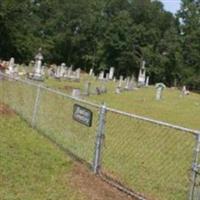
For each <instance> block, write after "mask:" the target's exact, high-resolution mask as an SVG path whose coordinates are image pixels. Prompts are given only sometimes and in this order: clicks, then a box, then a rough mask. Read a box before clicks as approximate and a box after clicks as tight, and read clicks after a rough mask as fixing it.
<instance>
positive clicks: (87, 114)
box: [73, 104, 93, 127]
mask: <svg viewBox="0 0 200 200" xmlns="http://www.w3.org/2000/svg"><path fill="white" fill-rule="evenodd" d="M92 116H93V115H92V112H91V111H90V110H89V109H87V108H84V107H82V106H80V105H78V104H74V109H73V119H74V120H76V121H78V122H79V123H81V124H84V125H86V126H89V127H91V126H92Z"/></svg>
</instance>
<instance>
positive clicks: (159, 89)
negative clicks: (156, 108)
mask: <svg viewBox="0 0 200 200" xmlns="http://www.w3.org/2000/svg"><path fill="white" fill-rule="evenodd" d="M165 88H166V86H165V85H164V84H163V83H157V84H156V100H161V99H162V94H163V90H164V89H165Z"/></svg>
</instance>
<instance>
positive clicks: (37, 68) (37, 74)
mask: <svg viewBox="0 0 200 200" xmlns="http://www.w3.org/2000/svg"><path fill="white" fill-rule="evenodd" d="M43 59H44V58H43V55H42V49H41V48H39V49H38V53H37V54H36V56H35V65H34V71H33V76H32V77H31V78H32V79H33V80H37V81H43V80H44V77H43V74H42V60H43Z"/></svg>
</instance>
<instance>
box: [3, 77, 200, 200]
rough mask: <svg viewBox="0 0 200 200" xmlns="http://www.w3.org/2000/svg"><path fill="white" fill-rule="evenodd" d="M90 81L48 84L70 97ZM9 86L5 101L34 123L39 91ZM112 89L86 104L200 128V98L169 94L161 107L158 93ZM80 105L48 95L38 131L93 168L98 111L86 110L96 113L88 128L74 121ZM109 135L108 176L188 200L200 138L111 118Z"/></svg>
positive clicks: (156, 194)
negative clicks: (71, 88) (76, 110)
mask: <svg viewBox="0 0 200 200" xmlns="http://www.w3.org/2000/svg"><path fill="white" fill-rule="evenodd" d="M86 80H87V76H86V75H84V76H83V78H82V79H81V82H78V83H77V82H75V83H74V82H68V81H57V80H54V79H47V80H46V81H45V83H44V84H46V85H48V86H49V87H53V88H58V89H59V90H62V91H64V92H66V93H70V90H69V91H66V90H65V89H64V87H65V86H66V85H67V86H71V87H74V88H81V89H82V90H83V88H84V82H85V81H86ZM90 81H91V82H92V87H93V88H92V89H94V88H95V87H96V86H100V85H101V84H102V83H101V82H99V81H96V80H93V79H90ZM3 85H4V93H3V94H4V95H3V101H4V102H7V103H8V104H9V105H10V106H11V107H12V108H14V109H15V110H17V111H18V112H19V113H20V114H21V115H22V116H23V117H25V118H26V119H28V121H30V120H31V116H32V110H33V104H34V98H35V93H36V90H35V89H33V88H32V87H29V86H28V87H27V86H23V85H21V84H17V83H14V84H13V82H5V83H4V84H3ZM0 88H2V87H0ZM5 88H6V89H7V91H6V92H5ZM31 88H32V89H31ZM107 88H108V91H109V92H108V93H107V94H103V95H101V96H89V97H87V98H86V99H88V100H90V101H93V102H97V103H101V102H106V104H107V105H108V106H110V107H113V108H116V109H119V110H123V111H127V112H130V113H135V114H138V115H144V116H147V117H151V118H154V119H158V120H163V121H166V122H170V123H173V124H178V125H182V126H185V127H189V128H194V129H199V128H200V127H199V120H200V103H199V102H200V96H199V95H198V94H195V93H191V94H190V95H189V96H186V97H180V94H181V92H180V91H179V90H177V89H170V88H167V89H166V90H165V91H164V96H163V100H162V101H156V100H155V88H154V87H148V88H141V89H139V90H135V91H132V92H124V93H122V94H120V95H117V94H115V92H114V91H115V83H114V82H108V83H107ZM2 92H3V91H2ZM27 102H29V103H27ZM74 103H77V102H75V101H72V100H69V99H66V98H63V97H59V96H57V95H55V94H52V93H49V92H47V91H42V93H41V97H40V107H39V108H38V113H37V121H36V126H37V128H39V129H40V130H42V131H43V132H44V133H45V134H47V135H48V136H49V137H51V138H52V139H54V140H56V141H57V142H58V143H59V144H61V145H63V146H64V147H65V148H68V149H70V150H71V151H72V152H73V153H75V154H76V155H78V156H79V157H81V158H83V159H84V160H86V161H88V162H89V163H91V162H92V160H93V151H94V144H95V134H96V130H97V127H98V110H96V109H95V108H92V107H90V106H86V105H84V106H86V107H88V108H89V109H91V110H92V111H93V113H94V123H93V126H92V127H91V128H88V127H85V126H83V125H80V124H78V123H77V122H75V121H73V119H72V111H73V104H74ZM105 134H106V138H105V144H104V150H103V157H102V162H103V164H102V168H103V171H104V172H105V173H106V174H109V175H110V176H112V177H113V178H116V179H117V180H119V181H121V182H122V183H123V184H125V185H127V186H128V187H130V188H132V189H133V190H135V191H137V192H140V193H142V194H145V196H147V197H150V198H152V199H158V200H161V199H162V200H182V199H187V195H188V191H189V184H190V181H189V179H190V176H191V165H192V156H193V150H194V144H195V138H194V136H192V135H191V134H188V133H184V132H181V131H176V130H174V129H171V128H165V127H161V126H158V125H154V124H151V123H148V122H144V121H139V120H136V119H130V118H129V117H127V116H122V115H118V114H116V113H111V112H108V113H107V118H106V128H105Z"/></svg>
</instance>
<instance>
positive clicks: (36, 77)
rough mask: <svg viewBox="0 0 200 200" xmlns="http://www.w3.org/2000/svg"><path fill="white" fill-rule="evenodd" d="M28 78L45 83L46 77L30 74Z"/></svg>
mask: <svg viewBox="0 0 200 200" xmlns="http://www.w3.org/2000/svg"><path fill="white" fill-rule="evenodd" d="M28 78H29V79H31V80H34V81H44V76H43V75H42V74H33V73H30V74H28Z"/></svg>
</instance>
